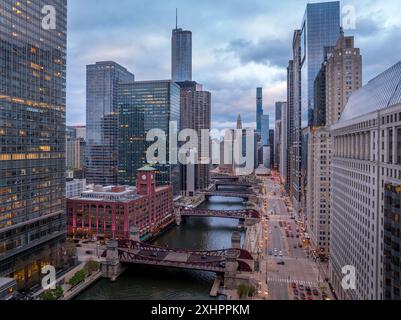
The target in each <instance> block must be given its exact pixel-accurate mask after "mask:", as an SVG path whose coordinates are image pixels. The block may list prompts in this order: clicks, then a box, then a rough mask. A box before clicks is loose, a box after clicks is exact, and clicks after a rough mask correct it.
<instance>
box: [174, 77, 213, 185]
mask: <svg viewBox="0 0 401 320" xmlns="http://www.w3.org/2000/svg"><path fill="white" fill-rule="evenodd" d="M178 84H179V85H180V87H181V102H180V105H181V114H180V122H181V125H180V128H181V130H185V129H192V130H195V131H196V133H197V136H198V143H194V144H193V145H192V146H191V148H192V149H193V150H192V152H193V154H196V164H195V168H194V169H195V190H205V189H207V188H208V187H209V183H210V158H211V154H210V151H211V150H210V144H209V143H208V144H207V145H205V146H202V144H201V137H202V130H208V132H210V130H211V94H210V92H207V91H202V88H201V86H199V85H198V84H196V83H194V85H192V86H190V85H186V83H178ZM199 89H200V90H199ZM187 146H188V145H187ZM185 167H186V166H185V165H182V169H181V181H182V189H181V190H182V191H184V192H185V191H186V189H187V178H188V176H187V172H188V170H187V168H185Z"/></svg>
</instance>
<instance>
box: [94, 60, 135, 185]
mask: <svg viewBox="0 0 401 320" xmlns="http://www.w3.org/2000/svg"><path fill="white" fill-rule="evenodd" d="M86 81H87V84H86V125H87V129H86V130H87V149H86V179H87V181H88V183H95V184H98V185H115V184H116V183H117V172H118V147H117V139H118V115H117V111H118V110H117V109H118V106H117V85H118V83H120V82H132V81H135V76H134V75H133V74H132V73H130V72H128V71H127V69H125V68H124V67H122V66H120V65H119V64H117V63H115V62H112V61H104V62H97V63H96V64H93V65H88V66H87V74H86Z"/></svg>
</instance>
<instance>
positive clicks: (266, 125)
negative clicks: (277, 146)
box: [261, 115, 270, 147]
mask: <svg viewBox="0 0 401 320" xmlns="http://www.w3.org/2000/svg"><path fill="white" fill-rule="evenodd" d="M261 130H262V131H261V132H262V146H263V147H265V146H269V145H270V117H269V115H262V117H261Z"/></svg>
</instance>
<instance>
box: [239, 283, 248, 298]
mask: <svg viewBox="0 0 401 320" xmlns="http://www.w3.org/2000/svg"><path fill="white" fill-rule="evenodd" d="M237 293H238V297H239V298H240V299H242V298H243V297H245V296H246V295H247V287H246V285H244V284H240V285H239V286H238V287H237Z"/></svg>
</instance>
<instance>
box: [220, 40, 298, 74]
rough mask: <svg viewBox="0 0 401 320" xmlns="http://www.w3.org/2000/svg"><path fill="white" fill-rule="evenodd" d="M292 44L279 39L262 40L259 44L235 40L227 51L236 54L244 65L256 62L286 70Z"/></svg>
mask: <svg viewBox="0 0 401 320" xmlns="http://www.w3.org/2000/svg"><path fill="white" fill-rule="evenodd" d="M290 44H291V42H290V41H282V40H278V39H261V40H259V41H258V42H252V41H249V40H245V39H235V40H233V41H231V42H230V44H229V45H228V47H227V48H226V49H225V51H226V52H231V53H234V54H235V55H236V56H238V57H239V59H240V61H241V63H244V64H246V63H250V62H255V63H259V64H266V65H271V66H277V67H282V68H284V67H286V66H287V64H288V60H289V56H290Z"/></svg>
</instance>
